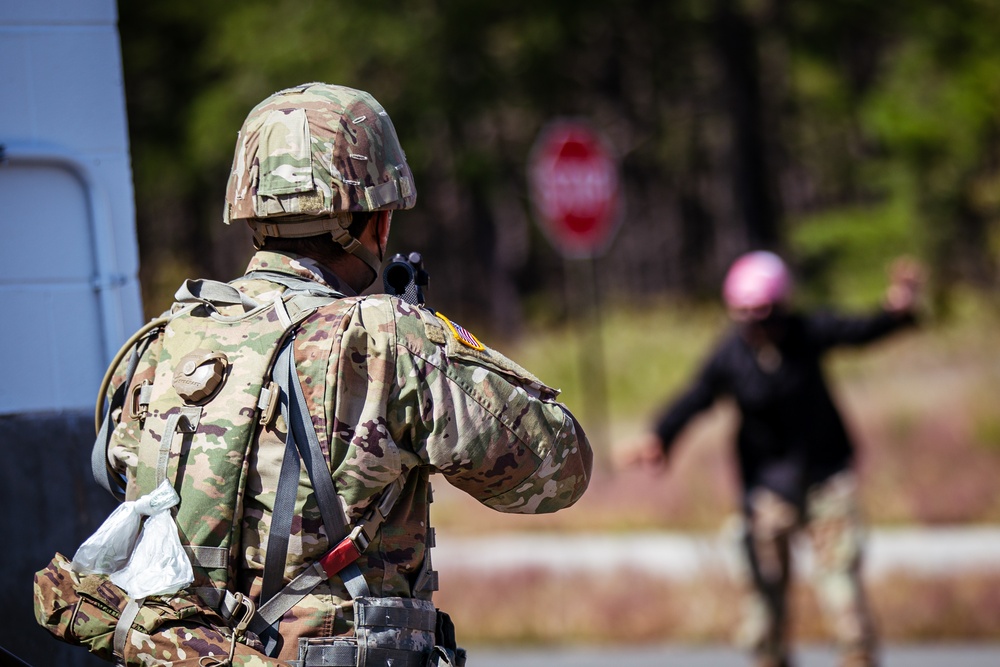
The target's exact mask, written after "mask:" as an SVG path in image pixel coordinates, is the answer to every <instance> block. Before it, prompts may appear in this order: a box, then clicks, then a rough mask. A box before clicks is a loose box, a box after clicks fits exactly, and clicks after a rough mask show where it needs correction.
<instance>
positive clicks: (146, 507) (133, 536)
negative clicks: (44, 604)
mask: <svg viewBox="0 0 1000 667" xmlns="http://www.w3.org/2000/svg"><path fill="white" fill-rule="evenodd" d="M178 502H180V497H179V496H178V495H177V492H176V491H175V490H174V487H173V486H172V485H171V484H170V482H168V481H166V480H164V481H163V482H162V483H161V484H160V485H159V486H158V487H156V489H155V490H154V491H153V492H152V493H148V494H146V495H145V496H142V497H141V498H138V499H137V500H134V501H129V502H125V503H122V504H121V506H119V507H118V509H116V510H115V511H114V512H112V513H111V516H109V517H108V518H107V519H106V520H105V521H104V523H103V524H101V527H100V528H98V529H97V531H96V532H95V533H94V534H93V535H91V536H90V537H88V538H87V540H86V541H85V542H84V543H83V544H81V545H80V548H79V549H77V551H76V554H75V555H74V556H73V563H72V567H73V570H74V571H75V572H79V573H81V574H95V573H96V574H110V575H112V576H111V581H112V582H114V583H115V584H117V585H118V586H120V587H121V588H123V589H125V592H126V593H128V595H129V597H131V598H133V599H137V598H141V597H145V596H147V595H166V594H168V593H175V592H177V591H178V590H180V589H181V588H183V587H184V586H187V585H188V584H190V583H191V582H192V581H194V572H193V571H192V569H191V561H190V559H188V557H187V554H186V553H184V549H183V548H182V547H181V541H180V538H178V536H177V525H176V524H175V523H174V518H173V516H172V515H171V514H170V512H169V509H170V508H171V507H173V506H174V505H176V504H177V503H178ZM143 516H149V519H147V520H146V524H145V525H144V526H143V527H142V532H141V533H140V532H139V527H140V525H141V522H142V517H143Z"/></svg>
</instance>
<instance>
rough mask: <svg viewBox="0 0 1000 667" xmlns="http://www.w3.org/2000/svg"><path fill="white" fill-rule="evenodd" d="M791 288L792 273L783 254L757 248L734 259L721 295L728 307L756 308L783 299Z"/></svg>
mask: <svg viewBox="0 0 1000 667" xmlns="http://www.w3.org/2000/svg"><path fill="white" fill-rule="evenodd" d="M791 288H792V280H791V276H790V275H789V273H788V268H787V267H786V266H785V263H784V262H783V261H782V260H781V258H780V257H778V256H777V255H775V254H774V253H773V252H768V251H766V250H758V251H755V252H750V253H747V254H745V255H742V256H741V257H739V258H738V259H737V260H736V261H735V262H733V265H732V266H731V267H730V268H729V272H728V273H727V274H726V280H725V282H724V283H723V286H722V297H723V299H724V300H725V302H726V305H727V306H728V307H729V308H732V309H755V308H762V307H764V306H769V305H773V304H776V303H779V302H780V301H783V300H784V299H786V298H787V297H788V295H789V294H790V292H791Z"/></svg>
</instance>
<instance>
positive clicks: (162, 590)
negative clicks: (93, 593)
mask: <svg viewBox="0 0 1000 667" xmlns="http://www.w3.org/2000/svg"><path fill="white" fill-rule="evenodd" d="M111 581H112V582H113V583H114V584H115V585H117V586H119V587H121V588H123V589H124V590H125V592H126V593H128V596H129V597H130V598H132V599H133V600H135V599H138V598H144V597H146V596H147V595H167V594H169V593H176V592H177V591H179V590H180V589H182V588H184V587H185V586H187V585H188V584H190V583H191V582H193V581H194V572H193V571H192V569H191V561H190V559H188V556H187V554H186V553H184V549H183V547H181V541H180V538H178V537H177V524H175V523H174V517H173V516H171V514H170V512H158V513H156V514H154V515H153V516H151V517H149V518H148V519H146V524H145V525H144V526H143V527H142V534H141V535H140V536H139V543H138V544H136V545H135V551H133V552H132V558H131V559H129V562H128V565H126V566H125V567H124V568H122V569H121V570H118V571H117V572H115V573H114V574H112V575H111Z"/></svg>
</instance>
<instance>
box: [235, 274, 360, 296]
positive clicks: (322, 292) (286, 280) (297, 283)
mask: <svg viewBox="0 0 1000 667" xmlns="http://www.w3.org/2000/svg"><path fill="white" fill-rule="evenodd" d="M237 280H266V281H267V282H269V283H277V284H278V285H284V286H285V287H287V288H288V289H289V291H294V292H297V293H302V294H309V295H312V296H324V297H333V298H343V297H344V296H345V295H344V294H342V293H341V292H338V291H337V290H336V289H334V288H333V287H329V286H327V285H323V284H321V283H318V282H316V281H315V280H309V279H308V278H300V277H299V276H293V275H291V274H288V273H281V272H279V271H268V270H267V269H257V270H256V271H250V272H249V273H247V274H246V275H244V276H242V277H240V278H237Z"/></svg>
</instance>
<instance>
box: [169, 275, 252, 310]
mask: <svg viewBox="0 0 1000 667" xmlns="http://www.w3.org/2000/svg"><path fill="white" fill-rule="evenodd" d="M174 299H175V300H177V301H178V302H179V303H191V302H192V301H194V302H198V303H202V304H205V305H206V306H209V307H210V308H212V309H216V306H217V305H223V306H235V305H237V304H239V305H241V306H243V310H244V311H246V312H249V311H251V310H253V309H255V308H259V307H260V306H261V304H259V303H257V302H256V301H254V300H253V299H252V298H250V297H249V296H248V295H247V294H246V293H245V292H241V291H240V290H238V289H236V288H235V287H233V286H232V285H229V284H227V283H220V282H218V281H216V280H185V281H184V284H183V285H181V286H180V288H179V289H178V290H177V292H176V293H175V294H174Z"/></svg>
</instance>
